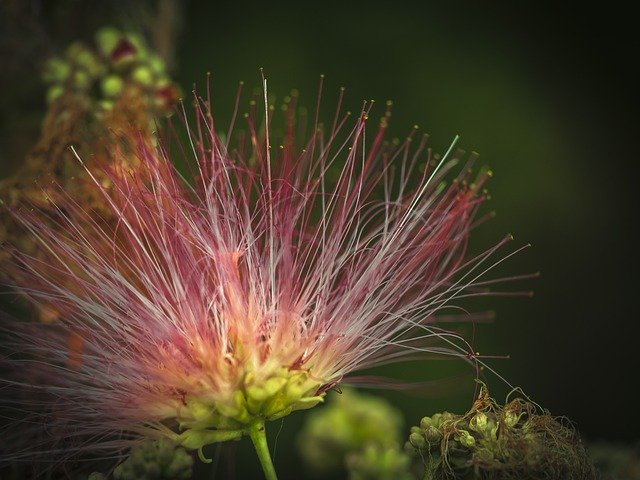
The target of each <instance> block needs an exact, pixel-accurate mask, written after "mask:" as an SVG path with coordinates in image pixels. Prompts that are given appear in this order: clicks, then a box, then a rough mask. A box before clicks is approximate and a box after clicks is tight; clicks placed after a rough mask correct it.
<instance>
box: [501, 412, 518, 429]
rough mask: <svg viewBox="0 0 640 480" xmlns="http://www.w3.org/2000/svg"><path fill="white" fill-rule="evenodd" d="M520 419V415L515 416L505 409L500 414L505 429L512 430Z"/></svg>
mask: <svg viewBox="0 0 640 480" xmlns="http://www.w3.org/2000/svg"><path fill="white" fill-rule="evenodd" d="M520 417H522V413H520V414H516V413H515V412H513V411H511V410H507V409H505V410H504V412H503V414H502V421H503V423H504V424H505V425H506V426H507V427H509V428H513V427H515V426H516V425H517V424H518V422H519V421H520Z"/></svg>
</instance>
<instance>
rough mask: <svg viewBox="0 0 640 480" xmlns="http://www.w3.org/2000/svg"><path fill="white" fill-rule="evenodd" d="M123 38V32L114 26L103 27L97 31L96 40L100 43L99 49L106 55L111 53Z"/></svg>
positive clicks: (97, 43)
mask: <svg viewBox="0 0 640 480" xmlns="http://www.w3.org/2000/svg"><path fill="white" fill-rule="evenodd" d="M121 38H122V33H121V32H120V31H119V30H117V29H115V28H113V27H103V28H101V29H100V30H98V31H97V32H96V35H95V40H96V45H98V50H100V53H102V55H104V56H105V57H108V56H109V55H111V52H112V51H113V49H114V48H115V47H116V45H117V44H118V42H119V41H120V39H121Z"/></svg>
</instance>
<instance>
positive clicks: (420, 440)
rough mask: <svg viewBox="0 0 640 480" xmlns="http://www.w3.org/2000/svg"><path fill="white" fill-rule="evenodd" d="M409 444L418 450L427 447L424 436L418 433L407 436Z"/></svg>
mask: <svg viewBox="0 0 640 480" xmlns="http://www.w3.org/2000/svg"><path fill="white" fill-rule="evenodd" d="M409 442H411V445H413V446H414V447H416V448H418V449H421V448H425V447H426V446H427V442H426V440H425V439H424V435H422V434H420V433H412V434H411V435H409Z"/></svg>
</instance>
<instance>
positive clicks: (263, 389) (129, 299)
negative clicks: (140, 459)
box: [0, 82, 509, 478]
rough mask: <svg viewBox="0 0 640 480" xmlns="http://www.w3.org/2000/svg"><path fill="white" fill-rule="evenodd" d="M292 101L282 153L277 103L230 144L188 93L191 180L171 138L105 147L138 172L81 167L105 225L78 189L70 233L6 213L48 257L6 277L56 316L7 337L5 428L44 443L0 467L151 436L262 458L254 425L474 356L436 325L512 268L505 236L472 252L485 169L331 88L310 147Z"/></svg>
mask: <svg viewBox="0 0 640 480" xmlns="http://www.w3.org/2000/svg"><path fill="white" fill-rule="evenodd" d="M265 89H266V82H265ZM265 91H266V90H265ZM295 102H296V99H295V97H294V98H287V99H286V101H285V103H284V105H283V107H282V110H284V115H283V118H282V120H281V121H282V124H283V127H282V128H281V130H282V132H283V133H282V134H281V135H280V139H279V141H277V142H276V141H275V139H274V138H275V134H274V133H272V128H271V125H270V122H272V120H273V118H272V116H273V112H274V111H275V110H274V109H273V107H269V108H266V110H267V112H268V114H267V118H266V119H264V120H263V121H262V124H261V125H260V122H259V121H258V117H260V115H258V114H257V113H256V111H257V110H259V109H257V108H256V107H255V104H252V107H251V111H250V113H249V114H247V115H245V118H246V121H247V127H246V133H245V134H244V135H242V134H241V135H237V137H238V141H237V144H236V145H235V146H234V147H232V146H231V145H230V143H229V142H228V141H227V140H225V139H226V138H231V137H232V134H231V132H230V133H229V134H228V135H225V136H221V135H219V134H217V133H216V132H217V125H216V124H215V122H214V119H213V117H212V115H211V114H210V110H209V107H208V105H209V103H208V102H204V101H201V100H198V101H197V102H196V103H197V105H196V116H197V118H196V121H195V123H194V125H195V128H193V129H192V130H189V142H188V145H189V149H190V153H191V152H192V153H193V157H194V158H195V160H196V164H197V169H196V175H194V178H193V179H192V181H186V180H185V179H184V178H183V177H182V176H181V174H180V173H179V172H178V171H177V170H176V168H175V167H174V166H173V164H172V162H171V160H170V159H169V150H168V148H165V147H164V146H163V145H165V143H163V142H159V145H160V146H158V148H155V149H154V148H151V147H149V145H148V143H146V142H143V141H139V142H136V137H135V134H133V133H128V134H126V136H127V138H128V141H127V142H125V143H124V144H122V143H118V142H115V141H114V150H115V151H116V155H122V156H123V157H124V156H130V155H135V156H136V157H137V159H138V160H139V162H136V163H139V165H140V166H139V167H138V168H137V169H136V170H134V171H126V172H124V171H118V170H117V169H109V167H106V166H105V167H104V168H105V172H104V173H105V175H106V178H107V180H108V182H110V186H109V187H110V188H105V186H104V181H105V180H101V181H97V180H95V178H96V177H93V174H92V172H90V171H89V172H88V173H89V174H90V175H91V178H94V180H95V188H96V189H98V190H100V191H101V192H102V195H104V198H105V200H106V203H107V204H108V205H109V208H110V210H111V213H112V217H113V219H115V221H109V220H108V219H104V218H101V217H98V216H97V215H96V214H95V212H93V213H92V212H89V211H87V210H86V209H85V208H84V207H83V205H82V203H81V200H80V199H73V198H70V197H69V196H67V197H66V198H65V199H64V200H62V201H59V202H58V203H57V204H56V205H55V207H56V209H57V211H58V214H59V217H60V221H61V222H63V224H64V227H65V228H66V233H62V232H63V230H62V229H53V228H51V227H50V226H49V225H48V223H47V222H46V221H43V220H42V219H41V217H40V216H39V215H40V214H39V212H37V211H30V210H29V209H28V208H25V209H20V210H15V211H13V212H12V213H13V215H14V216H15V217H16V218H17V219H19V221H20V222H21V223H22V225H23V226H24V227H25V228H27V229H28V230H29V231H30V232H31V233H32V235H33V236H34V237H35V238H37V240H38V241H39V242H40V244H41V245H42V247H43V248H46V249H47V251H48V252H49V255H48V261H47V262H43V261H42V260H38V259H37V258H34V257H31V256H29V255H27V254H24V253H20V252H19V251H17V250H16V251H14V252H13V255H14V263H13V268H12V271H10V272H8V275H9V277H10V279H12V281H11V283H12V284H13V286H14V287H15V288H17V290H18V291H19V292H21V293H22V294H24V295H26V296H27V297H29V298H30V299H31V300H33V301H34V302H36V303H39V304H43V305H47V306H50V307H52V308H54V309H55V310H56V311H58V312H60V317H61V318H60V321H59V322H58V324H56V325H43V324H34V323H30V324H28V325H26V326H20V325H8V326H5V329H6V330H11V332H10V333H11V336H12V338H13V339H12V340H11V339H9V340H7V341H6V342H5V343H6V344H7V345H8V344H9V343H11V345H12V346H11V348H13V349H14V351H15V350H16V349H18V350H19V352H20V354H19V355H18V356H16V354H13V355H11V356H9V357H7V358H8V359H9V360H10V362H12V364H13V366H14V367H17V369H18V370H20V372H25V371H31V372H35V373H32V376H31V377H25V376H24V375H23V377H22V380H17V379H16V378H17V377H16V376H15V375H13V374H12V375H11V376H6V378H3V379H2V380H1V381H0V382H1V383H2V384H3V386H4V387H5V388H9V387H11V388H12V389H14V390H16V389H17V390H21V391H26V392H31V393H30V395H32V396H30V397H29V399H28V401H26V402H23V404H24V403H26V404H30V405H29V406H30V407H32V408H31V410H32V411H33V412H36V411H37V413H35V414H34V415H35V417H34V416H31V417H25V420H24V423H25V424H24V425H22V426H15V425H13V427H12V429H13V430H19V429H20V428H26V424H27V423H34V422H35V423H38V424H39V425H38V426H39V427H42V426H44V427H45V432H46V433H44V434H42V435H41V436H40V437H38V438H37V439H36V440H33V441H32V444H31V445H30V449H27V450H25V451H22V452H18V453H13V454H11V455H8V456H7V457H6V458H9V459H20V458H27V459H32V458H35V457H34V455H35V454H34V451H36V450H37V449H38V448H40V451H44V450H45V447H46V448H48V449H49V450H48V451H50V452H57V453H58V454H60V455H62V454H64V455H72V454H80V453H85V452H101V453H117V452H119V451H120V450H122V449H123V448H124V447H126V446H130V445H132V444H134V443H135V442H136V441H138V439H140V438H149V437H151V438H163V437H168V438H170V439H172V440H174V441H176V442H178V443H180V444H182V445H183V446H185V447H186V448H189V449H197V450H199V452H200V453H201V449H202V447H203V446H205V445H207V444H210V443H213V442H218V441H224V440H230V439H238V438H240V437H241V436H242V435H243V434H249V435H250V436H251V438H252V439H253V440H254V443H255V444H256V448H257V449H258V453H259V454H260V455H261V459H262V460H263V464H268V461H267V460H264V456H265V452H264V449H265V448H266V446H265V445H264V442H263V439H264V422H265V421H266V420H273V419H277V418H281V417H283V416H285V415H288V414H289V413H290V412H292V411H295V410H301V409H307V408H310V407H313V406H315V405H317V404H318V403H320V402H322V400H323V396H324V395H325V392H326V391H327V390H328V389H330V388H332V387H334V386H336V385H338V384H340V382H342V381H346V380H347V376H348V375H349V374H351V373H352V372H356V371H358V370H361V369H364V368H369V367H374V366H378V365H382V364H386V363H390V362H396V361H401V360H403V359H408V358H415V357H416V355H433V354H437V355H450V356H457V357H461V358H466V359H470V360H471V361H472V362H474V363H477V362H479V361H480V360H478V359H477V358H474V357H473V350H471V349H470V347H469V345H468V344H467V343H466V342H464V340H463V339H462V338H461V337H460V336H459V335H458V334H456V333H453V332H448V331H446V330H444V329H442V328H440V327H438V326H437V325H436V324H437V321H438V315H437V313H438V312H439V311H441V310H443V309H444V308H447V307H452V302H453V301H454V300H455V299H457V298H460V297H463V296H469V295H476V294H484V293H486V291H485V287H486V285H488V284H489V283H491V281H482V282H480V281H479V280H478V279H479V278H480V277H481V276H482V275H483V274H484V273H485V272H486V271H488V270H490V269H491V268H492V267H493V266H495V265H496V264H497V263H499V262H500V261H502V259H504V258H507V257H508V256H509V255H507V256H506V257H505V256H503V257H501V259H498V260H495V259H493V258H494V254H495V253H496V251H497V250H498V249H499V248H500V247H501V246H503V245H504V243H506V242H507V241H508V240H509V238H505V239H504V240H503V241H501V242H499V243H498V244H497V245H495V246H494V247H492V248H490V249H488V250H487V251H485V252H483V253H481V254H480V255H477V256H473V257H468V256H467V244H468V241H469V234H470V232H471V230H472V229H473V228H474V226H475V225H476V224H477V223H479V222H480V221H481V220H482V219H478V218H476V212H477V211H478V209H479V207H480V205H481V204H482V203H483V201H484V200H485V197H486V195H485V193H484V192H483V185H484V183H485V181H486V180H487V178H488V177H489V176H490V172H489V171H483V172H481V173H480V174H478V175H477V176H475V177H472V174H471V173H470V172H471V170H470V168H469V167H470V165H471V163H472V162H473V158H471V159H470V160H468V161H467V162H466V163H464V164H463V165H462V168H460V167H459V164H460V163H461V158H462V156H461V152H457V151H455V148H454V146H453V145H452V146H451V147H450V148H449V151H447V153H446V154H445V155H443V156H442V157H439V156H437V155H433V154H432V152H431V151H430V150H429V149H427V148H426V136H425V137H423V138H422V139H421V140H419V141H417V142H416V143H417V145H413V143H414V136H415V129H414V130H413V131H412V132H411V134H410V135H409V137H408V138H406V140H405V141H403V142H387V141H385V131H386V129H387V122H388V118H389V115H390V112H389V110H387V112H386V113H385V115H384V116H383V117H382V120H381V121H380V122H379V123H378V125H377V129H376V130H375V131H374V132H373V135H371V134H369V133H368V131H369V130H368V128H367V124H368V123H370V121H371V120H369V115H370V111H371V107H372V103H366V104H365V105H364V107H363V109H362V111H361V112H360V113H359V114H358V115H357V116H355V119H353V120H351V118H352V117H351V116H350V115H349V114H348V112H347V113H342V112H341V108H340V104H341V102H342V92H341V93H340V101H339V105H338V109H337V113H336V116H335V118H334V119H333V121H332V123H331V124H330V128H325V127H324V126H322V125H321V124H319V123H318V122H317V120H316V122H315V125H313V128H312V133H311V135H310V136H309V137H308V138H307V139H304V138H301V136H300V135H299V134H298V133H296V131H297V130H299V129H300V128H301V127H300V122H297V120H296V118H295V114H294V112H295V111H296V105H295ZM265 107H267V104H266V94H265ZM236 110H237V104H236ZM234 118H235V114H234ZM230 130H231V129H230ZM272 137H273V138H272ZM131 145H134V147H133V148H132V147H131ZM79 161H81V160H80V159H79ZM454 169H456V170H457V171H459V172H460V173H458V174H457V176H455V178H450V177H451V172H452V171H453V170H454ZM103 177H104V175H101V178H103ZM447 178H449V181H448V182H447V181H446V179H447ZM34 375H35V376H34ZM23 400H24V398H23ZM21 408H27V407H21ZM20 411H26V410H20ZM34 418H35V420H34ZM8 431H9V430H8V429H7V430H5V432H4V433H7V432H8ZM261 436H262V437H261ZM5 438H9V437H5ZM48 442H49V443H50V444H51V445H49V443H48ZM261 449H262V453H261ZM266 456H268V451H267V454H266ZM265 469H266V470H265V471H267V476H269V467H268V465H267V466H266V467H265ZM273 475H275V474H272V477H270V478H273Z"/></svg>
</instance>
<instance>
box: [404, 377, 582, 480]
mask: <svg viewBox="0 0 640 480" xmlns="http://www.w3.org/2000/svg"><path fill="white" fill-rule="evenodd" d="M405 451H407V452H408V453H409V454H411V455H413V456H414V457H415V458H419V459H421V460H422V461H423V463H424V468H425V469H426V472H425V476H424V478H429V479H431V478H434V479H435V478H487V479H492V478H500V479H512V478H513V479H515V478H531V479H537V478H545V479H546V478H558V479H560V478H567V479H571V478H585V479H588V478H592V477H591V476H590V475H592V474H593V469H592V465H591V464H590V462H589V460H588V458H587V457H586V454H585V450H584V447H583V446H582V443H581V442H580V438H579V436H578V435H577V433H576V432H575V431H574V430H573V429H572V428H570V427H567V426H565V425H563V424H562V422H560V421H558V420H557V419H555V418H554V417H552V416H551V415H550V414H549V413H548V412H539V411H537V407H536V406H535V405H533V404H532V403H530V402H527V401H524V400H522V399H516V400H513V401H511V402H509V403H507V404H506V405H505V406H498V405H496V404H495V402H494V401H493V400H492V399H490V398H489V396H488V392H487V390H486V388H484V387H483V389H482V390H481V393H480V395H479V397H478V399H477V400H476V402H475V403H474V405H473V407H472V408H471V410H470V411H469V412H467V413H466V414H465V415H455V414H451V413H448V412H444V413H436V414H435V415H433V416H431V417H424V418H423V419H422V420H421V421H420V426H414V427H411V431H410V434H409V439H408V440H407V442H406V443H405ZM550 471H556V472H559V473H558V474H559V476H558V477H547V476H545V475H548V473H549V472H550ZM538 474H540V476H537V475H538ZM469 475H470V476H469Z"/></svg>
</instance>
